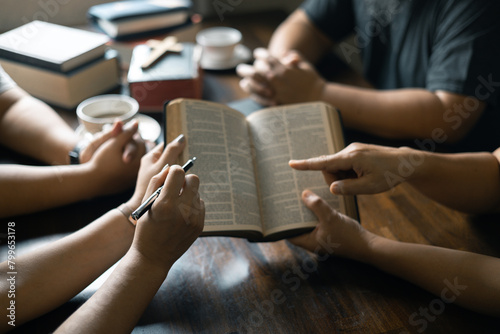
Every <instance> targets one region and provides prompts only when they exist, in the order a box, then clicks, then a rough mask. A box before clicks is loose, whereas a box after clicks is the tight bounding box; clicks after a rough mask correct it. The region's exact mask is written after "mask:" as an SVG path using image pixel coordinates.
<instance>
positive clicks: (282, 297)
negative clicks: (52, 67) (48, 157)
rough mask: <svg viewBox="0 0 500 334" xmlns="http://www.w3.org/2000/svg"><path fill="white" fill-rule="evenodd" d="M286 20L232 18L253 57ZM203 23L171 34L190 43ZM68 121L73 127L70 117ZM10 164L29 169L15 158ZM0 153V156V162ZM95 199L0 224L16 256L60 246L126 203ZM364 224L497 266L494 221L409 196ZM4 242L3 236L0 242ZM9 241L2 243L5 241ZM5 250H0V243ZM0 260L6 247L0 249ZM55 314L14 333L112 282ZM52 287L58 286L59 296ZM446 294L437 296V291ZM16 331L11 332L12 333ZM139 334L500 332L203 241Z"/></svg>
mask: <svg viewBox="0 0 500 334" xmlns="http://www.w3.org/2000/svg"><path fill="white" fill-rule="evenodd" d="M284 17H285V16H284V14H283V13H270V14H267V15H258V16H255V15H254V16H248V17H241V18H239V17H238V18H232V19H230V18H227V19H226V20H225V21H224V22H223V24H224V25H232V26H234V27H235V28H237V29H240V30H241V31H242V33H243V35H244V43H245V44H246V45H247V46H249V47H250V48H254V47H257V46H265V45H266V44H267V42H268V41H269V38H270V36H271V33H272V31H273V30H274V28H275V27H276V26H277V24H278V23H279V22H280V21H281V20H282V19H283V18H284ZM220 24H221V22H217V21H214V22H204V23H203V24H201V25H199V26H195V27H191V28H188V29H185V30H183V31H179V32H176V35H177V36H178V37H179V39H180V40H181V41H194V35H195V33H196V32H197V31H198V30H199V29H201V28H202V27H207V26H210V25H220ZM204 80H205V82H204V84H205V90H204V98H206V99H210V100H214V101H219V102H228V101H232V100H235V99H239V98H243V97H245V94H244V93H243V92H242V91H241V90H240V89H239V87H238V78H237V77H236V76H235V73H234V71H223V72H207V73H206V75H205V79H204ZM62 114H63V116H64V117H65V118H66V119H67V120H69V121H70V122H72V124H75V122H76V121H75V117H74V114H73V113H71V112H63V113H62ZM7 153H8V154H9V156H10V157H11V158H13V159H17V161H20V162H25V159H24V158H22V157H19V156H16V155H13V154H12V153H11V152H7ZM2 154H3V153H2ZM129 195H130V193H126V194H122V195H118V196H111V197H106V198H104V199H99V200H92V201H87V202H82V203H77V204H74V205H69V206H66V207H63V208H59V209H54V210H48V211H45V212H41V213H38V214H34V215H26V216H20V217H12V218H11V219H9V220H3V224H2V226H3V227H2V228H3V229H4V231H6V229H7V227H6V225H7V224H6V223H7V221H14V222H15V223H16V238H17V247H18V251H21V252H23V251H26V250H28V249H32V248H34V247H36V246H38V245H40V244H43V243H46V242H50V241H53V240H56V239H58V238H60V237H62V236H64V235H66V234H68V233H71V232H72V231H74V230H76V229H78V228H80V227H83V226H85V225H86V224H87V223H88V222H90V221H92V220H93V219H95V218H97V217H99V216H100V215H101V214H103V213H104V212H106V211H107V210H109V209H110V208H113V207H115V206H117V205H119V204H120V203H122V202H123V201H124V200H125V199H127V198H128V197H129ZM358 202H359V211H360V216H361V221H362V224H363V226H364V227H366V228H367V229H369V230H371V231H373V232H375V233H377V234H380V235H383V236H385V237H388V238H391V239H396V240H401V241H406V242H416V243H423V244H431V245H436V246H442V247H449V248H454V249H461V250H466V251H472V252H479V253H482V254H487V255H491V256H496V257H498V256H500V243H499V242H498V235H500V226H499V224H498V216H492V217H469V216H466V215H464V214H460V213H457V212H455V211H452V210H449V209H447V208H445V207H443V206H441V205H438V204H436V203H434V202H432V201H430V200H428V199H427V198H425V197H424V196H422V195H420V194H419V193H417V192H415V191H414V190H413V189H411V188H410V187H408V186H405V185H402V186H399V187H397V188H396V189H394V190H392V191H389V192H387V193H384V194H379V195H374V196H359V197H358ZM0 232H1V233H3V231H0ZM2 236H3V237H4V238H3V239H2V241H4V240H5V235H2ZM3 243H4V242H3ZM1 252H2V253H1V256H2V258H5V254H6V248H5V245H2V250H1ZM109 273H110V271H108V272H106V273H105V274H104V275H103V276H102V277H101V278H99V279H98V280H97V281H96V282H95V283H93V284H92V285H91V286H89V287H88V288H87V289H85V290H84V291H82V292H81V293H80V294H79V295H77V296H76V297H75V298H73V299H72V300H71V301H69V302H68V303H66V304H65V305H63V306H62V307H60V308H58V309H56V310H54V311H53V312H51V313H49V314H47V315H45V316H43V317H41V318H39V319H36V320H34V321H32V322H30V323H28V324H26V325H24V326H22V327H20V328H18V329H17V332H29V333H47V332H50V331H52V330H54V329H55V328H56V327H57V326H58V325H59V324H60V323H61V322H62V321H63V320H64V319H65V318H66V317H67V316H68V315H69V314H71V313H72V312H73V311H74V310H75V309H76V308H77V307H79V306H80V305H81V304H82V303H83V302H84V301H85V300H86V299H88V298H89V297H90V296H91V294H92V293H93V292H95V290H96V289H97V288H98V287H99V286H100V284H102V282H103V281H104V279H105V278H106V277H107V276H108V275H109ZM54 288H57V287H54ZM444 288H445V286H444V285H443V289H444ZM14 332H16V331H14ZM134 332H137V333H337V332H348V333H407V332H409V333H424V332H426V333H499V332H500V322H499V321H498V319H494V318H490V317H487V316H482V315H479V314H476V313H473V312H470V311H467V310H465V309H463V308H460V307H458V306H456V305H453V304H446V303H444V302H442V301H441V300H440V299H439V298H438V297H436V296H434V295H431V294H430V293H427V292H426V291H424V290H422V289H420V288H418V287H415V286H413V285H412V284H409V283H407V282H405V281H403V280H400V279H398V278H395V277H393V276H391V275H388V274H385V273H383V272H380V271H378V270H377V269H374V268H372V267H370V266H367V265H364V264H360V263H355V262H352V261H347V260H343V259H336V258H329V259H327V260H323V261H318V260H317V259H316V258H315V257H314V256H313V255H311V254H309V253H307V252H306V251H304V250H301V249H299V248H297V247H294V246H293V245H291V244H289V243H287V242H286V241H279V242H273V243H250V242H248V241H247V240H244V239H236V238H226V237H205V238H200V239H198V240H197V241H196V242H195V243H194V245H193V246H192V247H191V248H190V249H189V250H188V252H187V253H186V254H185V255H184V256H182V257H181V259H179V261H177V263H176V264H175V265H174V267H173V268H172V270H171V272H170V273H169V276H168V278H167V279H166V281H165V283H164V284H163V286H162V287H161V288H160V290H159V291H158V293H157V295H156V296H155V298H154V299H153V301H152V302H151V304H150V305H149V306H148V308H147V309H146V311H145V313H144V314H143V316H142V317H141V319H140V321H139V322H138V324H137V326H136V329H135V330H134Z"/></svg>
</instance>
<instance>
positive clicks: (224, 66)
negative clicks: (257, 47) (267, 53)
mask: <svg viewBox="0 0 500 334" xmlns="http://www.w3.org/2000/svg"><path fill="white" fill-rule="evenodd" d="M250 59H252V51H251V50H250V49H249V48H247V47H246V46H244V45H242V44H238V45H236V46H235V48H234V56H233V59H231V60H227V61H223V62H221V61H212V60H209V59H206V58H205V59H204V58H203V55H202V56H201V61H200V66H201V68H203V69H204V70H230V69H232V68H235V67H236V66H237V65H238V64H241V63H246V62H247V61H249V60H250Z"/></svg>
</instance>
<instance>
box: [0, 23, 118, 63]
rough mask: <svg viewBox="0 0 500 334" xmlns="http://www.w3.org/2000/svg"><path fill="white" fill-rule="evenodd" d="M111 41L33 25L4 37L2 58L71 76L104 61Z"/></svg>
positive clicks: (0, 48) (50, 25)
mask: <svg viewBox="0 0 500 334" xmlns="http://www.w3.org/2000/svg"><path fill="white" fill-rule="evenodd" d="M108 41H109V38H108V37H107V36H106V35H104V34H101V33H96V32H91V31H86V30H81V29H76V28H71V27H65V26H61V25H57V24H53V23H48V22H43V21H32V22H30V23H27V24H25V25H23V26H20V27H18V28H16V29H13V30H10V31H7V32H5V33H3V34H1V35H0V58H4V59H7V60H11V61H15V62H18V63H24V64H29V65H32V66H36V67H40V68H45V69H48V70H52V71H59V72H68V71H71V70H73V69H75V68H77V67H79V66H82V65H84V64H86V63H88V62H90V61H92V60H95V59H97V58H100V57H102V56H103V55H104V53H105V51H106V48H107V46H106V43H107V42H108Z"/></svg>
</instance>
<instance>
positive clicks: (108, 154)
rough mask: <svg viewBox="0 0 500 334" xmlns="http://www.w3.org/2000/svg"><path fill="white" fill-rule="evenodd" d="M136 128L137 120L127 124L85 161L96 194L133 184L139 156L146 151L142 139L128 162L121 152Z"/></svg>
mask: <svg viewBox="0 0 500 334" xmlns="http://www.w3.org/2000/svg"><path fill="white" fill-rule="evenodd" d="M118 127H119V125H118ZM137 129H138V124H137V122H133V123H129V124H127V125H126V126H124V127H123V129H122V131H121V132H120V133H118V134H117V135H116V136H114V137H112V136H111V137H110V138H108V139H107V140H105V141H103V142H102V143H100V146H99V147H98V148H97V149H96V150H95V152H94V153H93V155H92V158H91V159H90V160H89V161H88V162H87V163H86V164H88V165H89V166H90V169H91V170H92V175H93V179H92V180H91V181H90V182H93V183H95V184H96V186H97V190H96V191H97V194H98V195H108V194H112V193H116V192H119V191H123V190H125V189H128V188H130V187H131V186H132V185H133V184H134V181H135V179H136V177H137V171H138V170H139V165H140V161H141V157H142V156H143V155H144V153H145V151H146V148H145V145H144V143H143V142H142V140H141V141H137V142H136V143H137V146H136V152H135V154H133V155H131V156H130V161H128V162H124V161H123V152H124V150H125V147H126V146H127V145H128V144H130V143H131V142H132V141H134V139H133V138H134V137H135V136H136V133H137ZM115 131H116V130H115ZM106 136H107V135H106Z"/></svg>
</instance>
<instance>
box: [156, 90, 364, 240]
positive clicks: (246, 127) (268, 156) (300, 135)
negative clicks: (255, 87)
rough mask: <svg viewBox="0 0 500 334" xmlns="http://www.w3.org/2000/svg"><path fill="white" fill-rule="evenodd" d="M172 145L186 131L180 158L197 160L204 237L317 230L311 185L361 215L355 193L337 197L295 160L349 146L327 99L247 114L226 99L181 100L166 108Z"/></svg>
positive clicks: (266, 235)
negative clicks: (306, 197)
mask: <svg viewBox="0 0 500 334" xmlns="http://www.w3.org/2000/svg"><path fill="white" fill-rule="evenodd" d="M165 108H166V110H165V113H166V116H165V120H166V124H165V129H166V136H167V138H166V139H167V141H168V142H170V141H172V140H173V139H174V138H176V137H177V136H178V135H179V134H181V133H182V134H184V135H185V136H186V139H187V145H186V148H185V149H184V152H183V154H182V161H187V160H188V159H189V158H190V157H196V158H197V161H196V162H197V163H196V164H195V166H194V167H193V168H192V170H191V171H192V172H193V173H194V174H196V175H198V177H199V178H200V189H199V192H200V196H201V198H202V199H203V200H204V202H205V208H206V213H205V227H204V230H203V233H202V235H205V236H210V235H211V236H232V237H241V238H247V239H249V240H252V241H272V240H279V239H283V238H287V237H291V236H294V235H298V234H300V233H304V232H306V231H308V230H311V229H313V228H314V227H315V226H316V224H317V223H318V220H317V218H316V216H315V215H314V214H313V213H312V212H311V211H310V210H309V209H308V208H307V207H306V206H305V205H304V204H303V202H302V199H301V194H302V191H303V190H305V189H310V190H311V191H313V192H315V193H316V194H318V195H319V196H321V197H322V198H323V199H325V200H326V201H327V202H328V203H329V204H330V205H331V206H332V207H333V208H335V209H337V210H338V211H340V212H342V213H344V214H347V215H349V216H351V217H353V218H355V219H358V210H357V205H356V199H355V197H353V196H334V195H332V194H331V193H330V191H329V187H328V185H327V184H326V183H325V181H324V179H323V175H322V173H321V172H319V171H297V170H293V169H292V168H291V167H290V166H289V165H288V161H289V160H290V159H305V158H310V157H315V156H320V155H327V154H333V153H335V152H338V151H339V150H341V149H343V148H344V139H343V133H342V126H341V120H340V116H339V113H338V111H337V110H336V109H335V108H333V107H332V106H330V105H328V104H325V103H322V102H315V103H305V104H294V105H286V106H279V107H272V108H266V109H262V110H259V111H256V112H254V113H252V114H250V115H249V116H246V117H245V115H243V114H242V113H240V112H239V111H237V110H234V109H232V108H230V107H228V106H225V105H223V104H219V103H214V102H207V101H201V100H194V99H176V100H173V101H171V102H170V103H168V104H167V105H166V106H165Z"/></svg>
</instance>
